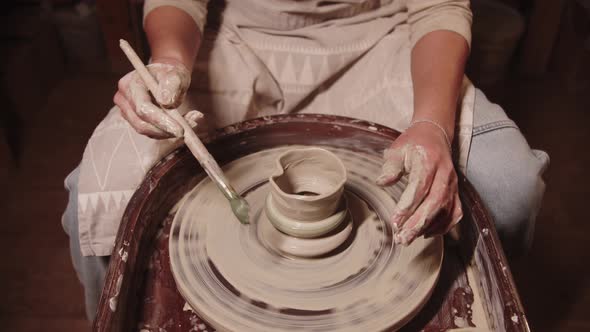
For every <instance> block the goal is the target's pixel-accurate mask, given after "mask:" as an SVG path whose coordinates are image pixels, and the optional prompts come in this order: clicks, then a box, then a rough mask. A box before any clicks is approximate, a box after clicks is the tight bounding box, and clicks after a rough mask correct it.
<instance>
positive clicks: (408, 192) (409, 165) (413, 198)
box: [391, 147, 435, 230]
mask: <svg viewBox="0 0 590 332" xmlns="http://www.w3.org/2000/svg"><path fill="white" fill-rule="evenodd" d="M404 164H405V165H404V168H405V170H406V172H408V173H409V178H408V185H407V186H406V188H405V189H404V192H403V193H402V195H401V197H400V199H399V201H398V203H397V206H396V209H395V211H394V213H393V215H392V216H391V222H392V227H393V229H394V230H396V229H397V230H401V229H402V227H404V223H405V222H406V221H407V220H408V218H410V217H411V216H412V215H413V214H414V212H415V211H416V209H417V208H418V206H419V205H420V204H421V203H422V201H423V200H424V198H425V197H426V195H428V192H429V190H430V187H431V185H432V182H433V179H434V175H435V171H434V168H433V167H432V165H428V164H427V160H426V155H425V152H424V150H423V149H422V148H420V147H410V148H408V149H407V152H406V156H405V163H404Z"/></svg>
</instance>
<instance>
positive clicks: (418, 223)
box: [394, 167, 463, 245]
mask: <svg viewBox="0 0 590 332" xmlns="http://www.w3.org/2000/svg"><path fill="white" fill-rule="evenodd" d="M456 182H457V181H456V174H455V173H454V170H453V171H450V173H449V171H446V170H445V169H444V167H443V169H439V171H437V174H436V176H435V178H434V181H433V183H432V187H431V189H430V192H429V194H428V196H427V197H426V198H425V199H424V201H423V202H422V203H421V204H420V206H419V207H418V208H417V209H416V211H415V212H414V214H413V215H412V216H411V217H409V218H408V219H407V221H406V222H405V223H404V224H403V227H401V228H400V229H398V231H397V232H396V234H394V240H395V242H396V243H399V244H403V245H408V244H410V243H412V241H414V240H415V239H416V238H417V237H419V236H421V235H424V236H426V237H430V236H434V235H442V234H446V233H447V232H448V231H449V230H450V229H451V228H452V227H453V226H454V225H456V224H457V222H459V220H460V219H461V218H462V216H463V213H462V210H461V201H460V200H459V195H458V194H457V185H456Z"/></svg>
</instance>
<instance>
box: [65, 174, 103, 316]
mask: <svg viewBox="0 0 590 332" xmlns="http://www.w3.org/2000/svg"><path fill="white" fill-rule="evenodd" d="M79 175H80V167H77V168H76V169H74V170H73V171H72V172H71V173H70V174H69V175H68V176H67V177H66V180H65V187H66V190H68V192H69V202H68V206H67V207H66V211H65V212H64V214H63V216H62V225H63V228H64V230H65V232H66V233H67V234H68V236H69V237H70V254H71V256H72V263H73V265H74V269H75V270H76V273H77V275H78V279H79V280H80V282H81V283H82V285H83V286H84V298H85V305H86V317H88V320H90V321H92V320H94V317H95V316H96V309H97V306H98V301H99V299H100V294H101V291H102V286H103V283H104V278H105V274H106V270H107V266H108V263H109V256H102V257H101V256H88V257H84V256H82V252H81V250H80V241H79V237H78V176H79Z"/></svg>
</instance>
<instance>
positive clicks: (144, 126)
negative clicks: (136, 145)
mask: <svg viewBox="0 0 590 332" xmlns="http://www.w3.org/2000/svg"><path fill="white" fill-rule="evenodd" d="M113 101H114V102H115V104H116V105H117V106H118V107H119V109H120V110H121V115H122V116H123V118H125V120H127V122H129V124H130V125H131V127H133V129H135V131H136V132H137V133H139V134H142V135H146V136H148V137H151V138H156V139H162V138H170V137H171V135H170V134H169V133H167V132H165V131H163V130H161V129H159V128H157V127H156V126H154V125H152V124H151V123H148V122H145V121H143V120H142V119H140V118H139V116H137V114H135V112H134V111H133V108H132V107H131V104H130V103H129V101H128V100H127V99H126V98H125V96H123V94H122V93H121V92H117V93H116V94H115V96H114V98H113Z"/></svg>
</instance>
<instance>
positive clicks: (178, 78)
mask: <svg viewBox="0 0 590 332" xmlns="http://www.w3.org/2000/svg"><path fill="white" fill-rule="evenodd" d="M147 67H148V70H149V71H150V73H151V74H152V75H153V76H154V78H155V79H156V81H157V82H158V90H157V91H153V92H152V94H151V95H150V92H149V91H148V89H147V87H146V85H145V84H144V83H143V81H142V79H141V78H140V77H139V75H138V74H137V73H136V72H135V71H132V72H130V73H128V74H127V75H125V76H124V77H123V78H121V79H120V80H119V85H118V88H119V90H118V91H117V92H116V93H115V96H114V98H113V101H114V102H115V104H116V105H117V106H118V107H119V109H120V110H121V114H122V115H123V117H124V118H125V119H126V120H127V121H128V122H129V124H131V126H132V127H133V128H134V129H135V131H137V132H138V133H140V134H142V135H146V136H148V137H151V138H156V139H164V138H170V137H182V134H183V129H182V127H181V126H180V124H179V123H178V122H176V121H175V120H174V119H173V118H172V117H171V116H170V115H169V114H167V112H166V110H164V109H162V108H160V106H158V105H156V104H154V103H153V102H152V96H153V99H155V101H156V103H157V104H160V105H162V106H163V107H164V108H167V109H172V108H177V107H178V106H180V104H181V103H182V101H183V100H184V97H185V95H186V91H187V89H188V87H189V85H190V80H191V73H190V72H189V70H188V69H187V68H186V67H185V66H184V65H183V64H182V63H180V62H179V61H175V60H160V61H155V62H153V63H152V64H150V65H148V66H147ZM193 117H194V114H193V112H189V113H188V114H187V115H185V118H187V121H188V122H189V124H191V125H193V124H194V123H195V121H194V120H195V119H193Z"/></svg>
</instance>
